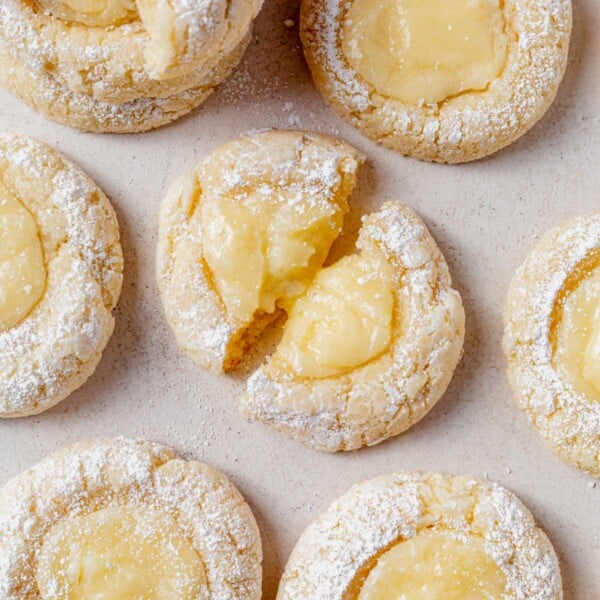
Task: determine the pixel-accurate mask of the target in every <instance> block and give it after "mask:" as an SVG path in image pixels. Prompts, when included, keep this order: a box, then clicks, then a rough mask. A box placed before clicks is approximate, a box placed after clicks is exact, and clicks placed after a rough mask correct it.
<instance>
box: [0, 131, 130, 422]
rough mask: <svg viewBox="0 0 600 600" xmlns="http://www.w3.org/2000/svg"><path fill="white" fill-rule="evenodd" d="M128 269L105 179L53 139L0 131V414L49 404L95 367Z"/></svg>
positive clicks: (21, 413)
mask: <svg viewBox="0 0 600 600" xmlns="http://www.w3.org/2000/svg"><path fill="white" fill-rule="evenodd" d="M122 271H123V256H122V252H121V246H120V243H119V229H118V223H117V219H116V216H115V213H114V210H113V208H112V206H111V205H110V202H109V201H108V199H107V198H106V196H105V195H104V194H103V193H102V191H101V190H100V188H99V187H98V186H97V185H96V184H95V183H94V182H93V181H92V180H91V179H90V178H89V177H88V176H87V175H85V174H84V173H83V172H82V171H81V170H80V169H79V168H78V167H76V166H75V165H73V164H72V163H71V162H69V161H68V160H66V159H65V158H64V157H62V156H61V155H60V154H58V153H57V152H56V151H54V150H53V149H52V148H50V147H49V146H46V145H45V144H42V143H40V142H38V141H35V140H32V139H29V138H26V137H22V136H15V135H5V136H0V417H17V416H24V415H32V414H36V413H39V412H41V411H43V410H46V409H48V408H50V407H51V406H53V405H55V404H57V403H58V402H60V401H61V400H63V399H64V398H66V397H67V396H68V395H69V394H70V393H71V392H72V391H74V390H75V389H77V388H78V387H79V386H81V385H82V384H83V383H84V382H85V381H86V379H87V378H88V377H89V376H90V375H91V374H92V373H93V372H94V369H95V368H96V365H97V364H98V362H99V361H100V358H101V356H102V351H103V350H104V347H105V346H106V343H107V342H108V339H109V337H110V335H111V333H112V331H113V327H114V319H113V316H112V309H113V308H114V307H115V304H116V303H117V299H118V297H119V293H120V291H121V284H122Z"/></svg>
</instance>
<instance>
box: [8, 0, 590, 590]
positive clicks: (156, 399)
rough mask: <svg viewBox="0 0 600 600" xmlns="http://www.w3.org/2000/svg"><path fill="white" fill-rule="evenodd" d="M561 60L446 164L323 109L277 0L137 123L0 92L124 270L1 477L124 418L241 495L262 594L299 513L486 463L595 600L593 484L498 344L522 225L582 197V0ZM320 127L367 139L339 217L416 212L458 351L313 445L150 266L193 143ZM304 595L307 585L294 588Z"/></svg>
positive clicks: (14, 441)
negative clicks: (368, 440)
mask: <svg viewBox="0 0 600 600" xmlns="http://www.w3.org/2000/svg"><path fill="white" fill-rule="evenodd" d="M574 4H575V6H574V9H575V28H574V36H573V45H572V52H571V61H570V66H569V70H568V73H567V76H566V79H565V81H564V83H563V86H562V88H561V90H560V93H559V96H558V99H557V101H556V103H555V104H554V106H553V108H552V109H551V110H550V112H549V113H548V115H547V116H546V117H545V118H544V120H543V121H542V122H541V123H540V124H539V125H538V126H537V127H536V128H535V129H534V130H533V131H532V132H531V133H530V134H529V135H527V136H526V137H525V138H523V139H522V140H521V141H519V142H518V143H516V144H515V145H513V146H512V147H511V148H509V149H508V150H505V151H504V152H501V153H500V154H498V155H496V156H494V157H492V158H491V159H488V160H486V161H482V162H478V163H475V164H470V165H463V166H456V167H450V166H444V165H431V164H425V163H420V162H417V161H414V160H411V159H406V158H402V157H401V156H398V155H396V154H394V153H393V152H392V151H389V150H386V149H383V148H380V147H378V146H377V145H376V144H375V143H373V142H371V141H369V140H367V139H365V138H363V137H362V136H361V135H360V134H359V133H358V132H356V131H354V130H353V129H352V128H351V127H350V126H349V125H346V124H345V123H344V122H342V121H341V120H340V119H338V118H337V117H336V116H335V114H334V113H333V112H332V111H331V110H329V109H328V108H327V106H326V105H325V103H324V101H323V100H322V98H321V97H320V96H319V94H318V93H317V92H316V90H315V89H314V87H313V85H312V83H311V81H310V77H309V74H308V71H307V68H306V66H305V64H304V61H303V59H302V53H301V50H300V47H299V41H298V35H297V26H295V27H292V28H288V27H286V25H285V24H284V20H286V19H294V20H296V18H297V15H296V13H297V1H296V0H267V1H266V5H265V8H264V10H263V12H262V14H261V16H260V17H259V19H258V23H257V27H256V36H255V41H254V43H253V44H252V45H251V48H250V50H249V52H248V54H247V55H246V58H245V60H244V62H243V63H242V65H241V67H240V68H239V69H238V71H237V72H236V73H235V75H234V76H233V78H232V79H231V80H230V81H229V82H227V83H226V84H225V85H224V86H223V87H222V88H221V89H220V90H219V92H218V93H216V94H215V95H214V96H213V97H212V98H211V99H210V100H209V101H208V102H207V103H206V104H205V106H204V107H203V108H201V109H200V110H199V111H196V112H195V113H194V114H192V115H191V116H190V117H188V118H185V119H183V120H181V121H179V122H178V123H176V124H175V125H173V126H170V127H167V128H165V129H162V130H158V131H156V132H153V133H147V134H142V135H138V136H125V137H119V136H98V135H90V134H82V133H78V132H75V131H71V130H69V129H67V128H65V127H61V126H59V125H56V124H53V123H50V122H46V121H44V120H43V119H42V118H41V117H40V116H39V115H37V114H36V113H34V112H32V111H30V110H29V109H28V108H26V107H25V106H23V105H21V104H20V103H19V102H17V101H16V100H14V99H13V98H12V97H10V96H9V95H8V94H6V93H4V92H0V127H1V129H2V130H8V131H16V132H20V133H25V134H30V135H33V136H36V137H38V138H40V139H42V140H44V141H46V142H48V143H50V144H52V145H54V146H55V147H56V148H58V149H59V150H61V151H62V152H64V153H65V154H66V155H67V156H69V157H71V158H72V159H73V160H75V161H77V162H78V163H79V164H80V165H81V166H82V167H83V168H85V169H86V170H87V171H88V172H89V173H90V174H91V175H92V177H94V178H95V180H96V181H97V182H98V183H99V184H100V185H101V186H102V187H103V188H104V190H105V191H106V192H107V194H108V195H109V196H110V197H111V198H112V201H113V203H114V205H115V207H116V210H117V212H118V215H119V220H120V224H121V230H122V237H123V245H124V250H125V257H126V278H125V285H124V288H123V294H122V296H121V301H120V304H119V306H118V309H117V312H116V316H117V325H116V331H115V334H114V336H113V338H112V340H111V342H110V344H109V346H108V348H107V350H106V352H105V355H104V359H103V360H102V363H101V364H100V366H99V368H98V370H97V372H96V374H95V375H94V376H93V377H92V378H91V379H90V381H89V382H88V383H87V384H86V385H85V386H84V387H83V388H82V389H81V390H79V391H78V392H76V393H75V394H73V396H72V397H71V398H69V399H68V400H66V401H65V402H63V403H62V404H61V405H59V406H58V407H56V408H55V409H53V410H50V411H49V412H47V413H45V414H43V415H40V416H38V417H34V418H29V419H21V420H16V421H4V422H0V482H4V481H6V480H7V479H8V478H9V477H11V476H13V475H15V474H17V473H18V472H19V471H21V470H23V469H25V468H26V467H29V466H30V465H32V464H34V463H35V462H37V461H39V460H40V459H41V458H42V457H43V456H45V455H46V454H48V453H49V452H51V451H53V450H55V449H57V448H59V447H61V446H63V445H65V444H69V443H71V442H74V441H76V440H78V439H80V438H85V437H91V436H115V435H127V436H143V437H147V438H151V439H154V440H157V441H160V442H163V443H165V444H169V445H171V446H174V447H175V448H177V449H178V450H179V451H181V452H183V453H185V455H186V456H189V457H194V458H198V459H201V460H205V461H207V462H209V463H210V464H211V465H213V466H215V467H217V468H219V469H221V470H223V471H224V472H225V473H227V474H228V475H229V476H230V477H231V478H232V480H233V481H234V482H235V484H236V485H237V486H239V488H240V490H241V491H242V492H243V493H244V495H245V496H246V498H247V499H248V501H249V502H250V504H251V505H252V508H253V509H254V511H255V514H256V516H257V519H258V521H259V525H260V528H261V532H262V536H263V544H264V549H265V565H264V566H265V598H266V599H272V598H274V596H275V592H276V588H277V581H278V578H279V576H280V574H281V571H282V569H283V567H284V565H285V562H286V559H287V556H288V554H289V552H290V551H291V549H292V547H293V545H294V543H295V541H296V539H297V538H298V536H299V535H300V533H301V531H302V530H303V528H304V527H305V526H306V525H307V524H308V522H309V521H310V520H311V519H313V518H314V517H316V516H317V515H318V514H319V512H321V511H322V510H323V509H324V508H325V507H326V506H327V505H328V504H329V502H330V501H331V500H333V499H334V498H335V497H336V496H338V495H339V494H341V493H342V492H344V491H345V490H346V489H347V488H348V487H349V486H350V485H351V484H353V483H355V482H357V481H360V480H362V479H365V478H368V477H371V476H374V475H377V474H379V473H384V472H389V471H393V470H401V469H406V470H410V469H413V470H414V469H421V470H425V469H427V470H441V471H449V472H455V473H458V472H463V473H471V474H473V475H477V476H488V477H489V478H490V479H494V480H497V481H499V482H500V483H502V484H504V485H506V486H507V487H509V488H510V489H512V490H513V491H514V492H516V493H517V494H518V495H519V496H520V497H521V498H522V499H523V501H524V502H525V503H526V504H527V505H528V506H529V507H530V508H531V509H532V511H533V512H534V514H535V516H536V518H537V520H538V521H539V523H540V524H541V525H542V526H543V528H544V529H545V530H546V531H547V533H548V535H549V536H550V538H551V539H552V541H553V542H554V544H555V547H556V550H557V552H558V554H559V555H560V558H561V564H562V573H563V577H564V583H565V597H566V600H599V599H600V483H599V484H597V485H596V487H594V486H593V483H592V481H591V480H590V479H589V478H588V477H586V476H585V475H584V474H582V473H579V472H578V471H576V470H575V469H573V468H571V467H568V466H567V465H565V464H563V463H561V462H560V461H559V460H558V459H557V458H555V457H554V455H553V454H551V453H550V451H549V450H547V449H546V448H545V446H544V444H543V442H542V440H541V438H540V437H539V436H538V434H537V433H536V432H535V431H534V430H533V429H532V428H531V427H530V425H529V424H528V422H527V420H526V418H525V417H524V415H523V414H521V413H520V412H519V411H518V410H517V408H516V406H515V404H514V403H513V400H512V398H511V394H510V391H509V387H508V384H507V381H506V377H505V372H504V361H503V357H502V353H501V348H500V338H501V329H502V328H501V316H502V305H503V302H504V295H505V290H506V288H507V285H508V282H509V280H510V278H511V276H512V273H513V272H514V270H515V268H516V267H517V265H518V264H519V263H520V261H521V260H522V259H523V257H524V256H525V254H526V253H527V252H528V250H529V249H530V248H531V246H532V244H533V242H534V240H535V238H536V236H537V235H539V234H540V233H541V232H543V231H544V230H546V229H547V228H549V227H551V226H553V225H555V224H557V223H558V222H560V221H562V220H564V219H566V218H568V217H570V216H573V215H576V214H579V213H583V212H590V211H591V210H594V209H596V210H597V209H598V208H600V189H599V188H600V184H599V183H598V174H599V171H600V97H599V90H600V0H574ZM266 126H268V127H282V128H303V129H315V130H320V131H325V132H328V133H333V134H335V135H339V136H340V137H342V138H345V139H347V140H349V141H350V142H352V143H354V144H355V145H356V146H357V147H358V148H360V149H361V150H362V151H364V152H365V153H366V154H367V156H368V157H369V163H368V164H367V165H366V167H365V168H364V169H363V171H362V174H361V177H360V185H359V189H358V191H357V192H356V194H355V195H354V197H353V211H354V214H353V217H354V219H355V217H356V216H357V215H359V214H361V213H364V212H368V211H370V210H371V209H373V208H376V207H377V206H379V205H380V204H381V203H382V202H383V201H384V200H387V199H400V200H402V201H403V202H406V203H408V204H410V205H411V206H413V207H414V208H415V209H417V210H418V211H419V212H420V214H421V215H422V216H423V217H424V218H425V219H426V221H427V223H428V224H429V226H430V227H431V230H432V232H433V234H434V236H435V237H436V239H437V240H438V242H439V244H440V246H441V248H442V250H443V251H444V252H445V254H446V257H447V259H448V261H449V263H450V266H451V270H452V274H453V277H454V281H455V284H456V286H457V287H458V288H459V290H460V291H461V293H462V296H463V300H464V304H465V308H466V313H467V340H466V347H465V356H464V359H463V361H462V363H461V365H460V366H459V368H458V370H457V373H456V376H455V377H454V380H453V382H452V384H451V386H450V388H449V390H448V392H447V393H446V395H445V396H444V397H443V398H442V400H440V402H439V403H438V405H437V406H436V408H435V409H434V410H433V411H432V412H431V414H430V415H429V416H428V417H426V418H425V419H424V420H423V421H422V422H421V423H420V424H419V425H417V426H416V427H414V428H413V429H412V430H411V431H409V432H408V433H406V434H404V435H403V436H401V437H398V438H396V439H393V440H391V441H388V442H387V443H384V444H381V445H379V446H377V447H374V448H370V449H364V450H360V451H358V452H355V453H350V454H344V455H334V456H327V455H319V454H317V453H315V452H314V451H312V450H309V449H307V448H304V447H302V446H300V445H298V444H297V443H295V442H292V441H290V440H288V439H287V438H284V437H282V436H280V435H279V434H277V433H275V432H273V431H271V430H270V429H267V428H266V427H264V426H262V425H258V424H256V425H250V424H248V423H246V422H245V420H244V419H243V418H242V417H241V416H240V415H239V414H238V412H237V409H236V397H237V395H238V394H239V391H240V389H241V387H242V384H243V380H242V378H240V377H238V378H231V377H222V378H219V377H216V376H213V375H209V374H206V373H204V372H202V371H200V370H199V369H198V368H196V367H195V366H194V365H193V364H192V363H191V361H190V360H188V359H187V358H186V357H185V356H183V355H182V354H181V353H180V352H179V351H178V349H177V347H176V345H175V342H174V339H173V336H172V335H171V332H170V331H169V329H168V327H167V325H166V323H165V320H164V319H163V314H162V308H161V305H160V301H159V297H158V292H157V289H156V285H155V282H154V247H155V241H156V219H157V214H158V207H159V203H160V200H161V197H162V195H163V192H164V190H165V187H166V186H167V185H168V184H169V183H170V182H171V181H172V180H173V178H174V177H176V176H177V175H178V174H181V173H183V172H185V171H187V170H189V169H190V168H191V167H192V165H193V164H194V162H195V161H196V160H197V159H198V158H199V157H201V156H203V155H205V154H206V153H207V152H208V151H209V150H210V149H211V148H214V147H215V146H217V145H218V144H220V143H222V142H224V141H226V140H229V139H231V138H232V137H235V136H237V135H239V134H240V133H242V132H245V131H248V130H250V129H254V128H260V127H266ZM307 600H308V599H307Z"/></svg>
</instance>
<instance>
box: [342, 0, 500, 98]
mask: <svg viewBox="0 0 600 600" xmlns="http://www.w3.org/2000/svg"><path fill="white" fill-rule="evenodd" d="M342 35H343V38H342V48H343V51H344V53H345V55H346V57H347V59H348V61H349V63H350V64H351V66H352V67H353V68H354V69H355V70H356V71H357V73H359V74H360V75H361V76H362V77H363V78H364V79H365V80H366V81H367V82H368V83H370V84H371V85H373V87H374V88H375V90H376V91H377V93H379V94H382V95H385V96H388V97H391V98H396V99H398V100H401V101H403V102H407V103H409V104H415V105H417V104H423V103H424V104H436V103H438V102H442V101H444V100H446V99H447V98H450V97H453V96H456V95H458V94H461V93H463V92H467V91H474V90H483V89H485V88H486V87H487V86H488V85H489V84H490V82H491V81H492V80H494V79H495V78H496V77H497V76H498V75H499V74H500V72H501V71H502V68H503V67H504V64H505V62H506V51H507V36H506V34H505V33H504V19H503V15H502V8H501V5H500V0H444V1H443V2H440V1H439V0H425V1H423V0H354V2H352V3H351V5H350V7H349V9H348V12H347V13H346V15H345V20H344V27H343V34H342Z"/></svg>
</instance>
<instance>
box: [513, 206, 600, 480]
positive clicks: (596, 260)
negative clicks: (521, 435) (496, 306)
mask: <svg viewBox="0 0 600 600" xmlns="http://www.w3.org/2000/svg"><path fill="white" fill-rule="evenodd" d="M504 322H505V332H504V352H505V354H506V357H507V360H508V374H509V378H510V382H511V385H512V388H513V390H514V392H515V396H516V398H517V401H518V402H519V405H520V407H521V408H522V409H523V410H524V411H525V412H526V413H527V415H528V416H529V418H530V420H531V422H532V423H533V424H534V425H535V427H536V428H537V429H538V430H539V431H540V432H541V434H542V435H543V436H544V438H545V440H546V441H547V443H548V444H549V445H550V447H551V448H552V449H553V450H554V451H555V452H556V453H557V454H558V455H559V456H560V458H562V459H563V460H564V461H566V462H568V463H570V464H572V465H575V466H577V467H579V468H580V469H583V470H585V471H587V472H588V473H590V474H591V475H593V476H594V477H597V478H600V371H599V365H600V213H595V214H592V215H588V216H582V217H577V218H575V219H572V220H570V221H567V222H566V223H563V224H562V225H560V226H558V227H556V228H554V229H552V230H550V231H548V232H547V233H546V234H545V235H544V236H543V237H542V238H541V240H540V241H539V243H538V244H537V245H536V247H535V248H534V249H533V250H532V252H531V253H530V254H529V256H528V257H527V258H526V260H525V262H524V263H523V264H522V265H521V267H520V268H519V269H518V270H517V272H516V273H515V276H514V278H513V280H512V283H511V285H510V288H509V291H508V297H507V302H506V308H505V312H504Z"/></svg>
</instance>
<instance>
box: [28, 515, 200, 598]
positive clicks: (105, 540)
mask: <svg viewBox="0 0 600 600" xmlns="http://www.w3.org/2000/svg"><path fill="white" fill-rule="evenodd" d="M37 584H38V588H39V591H40V595H41V597H42V599H43V600H50V599H51V600H132V599H133V598H139V599H140V600H141V599H143V600H174V599H175V598H177V599H178V600H195V599H196V598H199V597H200V596H201V594H202V592H203V591H204V592H206V576H205V572H204V566H203V564H202V561H201V559H200V556H199V555H198V553H197V552H196V550H195V549H194V547H193V545H192V544H191V542H190V541H188V539H187V538H186V537H185V536H184V535H183V534H182V532H181V531H180V530H179V528H178V526H177V523H176V522H175V521H174V519H173V518H172V517H171V516H170V515H168V514H167V513H166V512H162V511H157V510H153V509H149V508H137V509H136V508H128V507H124V506H112V507H109V508H105V509H102V510H99V511H97V512H95V513H92V514H90V515H86V516H82V517H77V518H75V519H69V520H65V521H61V522H60V523H58V524H57V525H55V526H54V527H53V528H52V529H51V530H50V532H49V533H48V534H47V536H46V538H45V540H44V543H43V546H42V549H41V551H40V553H39V557H38V568H37ZM202 597H204V596H202Z"/></svg>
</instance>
